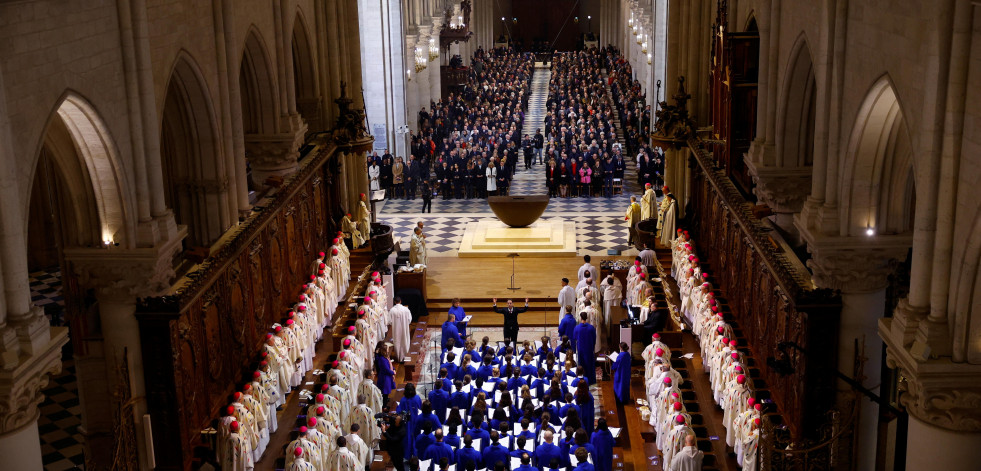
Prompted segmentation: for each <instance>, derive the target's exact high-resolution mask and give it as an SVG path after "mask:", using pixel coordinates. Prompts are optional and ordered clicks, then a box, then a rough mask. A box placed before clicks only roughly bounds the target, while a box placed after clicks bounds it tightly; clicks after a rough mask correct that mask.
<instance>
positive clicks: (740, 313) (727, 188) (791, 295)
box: [688, 139, 841, 439]
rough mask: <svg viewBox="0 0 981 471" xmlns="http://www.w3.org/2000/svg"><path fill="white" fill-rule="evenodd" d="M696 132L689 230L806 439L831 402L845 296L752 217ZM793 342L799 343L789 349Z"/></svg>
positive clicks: (791, 421) (789, 418)
mask: <svg viewBox="0 0 981 471" xmlns="http://www.w3.org/2000/svg"><path fill="white" fill-rule="evenodd" d="M701 144H702V143H701V142H700V141H699V140H698V139H690V140H689V141H688V146H689V147H690V148H691V160H692V162H691V165H690V167H692V168H693V171H692V181H691V199H690V201H689V205H690V211H691V213H690V214H691V218H690V219H691V224H690V232H691V234H692V235H693V237H694V239H695V247H696V250H698V253H699V256H700V257H702V258H703V259H705V260H704V261H705V262H707V264H708V265H709V267H708V272H709V273H710V274H711V275H712V281H713V282H714V283H715V284H716V286H717V287H718V288H720V289H722V290H723V292H724V294H725V296H726V298H727V300H728V301H729V303H730V305H731V306H732V308H733V313H734V316H735V320H736V321H737V323H738V326H739V328H740V329H741V330H742V333H743V336H744V337H745V338H747V339H748V340H749V348H750V350H751V351H752V354H753V357H755V358H758V359H760V360H761V362H760V363H761V364H758V365H756V366H757V367H758V368H759V370H760V375H761V378H762V379H763V381H764V382H765V387H766V388H768V389H769V390H770V391H771V393H772V395H773V400H774V402H776V403H777V406H778V408H779V410H780V411H781V412H782V415H783V417H784V419H785V420H786V426H787V427H788V429H789V431H790V433H791V436H793V437H794V438H795V439H802V438H804V437H805V436H809V435H810V434H811V433H812V432H813V431H814V430H815V428H816V427H818V426H819V425H820V424H822V423H823V421H824V420H823V414H824V413H825V412H826V411H828V410H830V409H831V408H832V406H833V405H834V398H835V392H836V391H835V388H834V385H835V380H834V367H835V366H836V365H837V351H838V340H837V339H838V321H839V319H838V316H839V314H840V312H841V298H840V296H839V295H838V294H836V293H833V292H831V291H830V290H819V289H815V288H814V285H813V283H812V282H811V280H810V274H809V273H807V271H806V270H804V269H802V268H801V266H800V265H795V264H793V263H791V260H790V259H789V258H788V254H786V253H784V252H783V251H782V250H780V245H779V244H778V243H776V242H774V241H772V240H771V239H770V237H769V235H768V233H769V231H770V230H771V229H770V228H769V227H767V226H766V225H764V224H763V223H761V222H760V221H759V220H758V219H756V218H755V217H754V216H753V213H752V211H751V208H752V205H751V204H750V203H749V202H747V201H746V200H745V199H744V198H743V197H742V195H741V194H740V193H739V191H738V190H737V189H736V187H735V186H734V185H733V183H732V181H731V180H730V179H729V178H728V177H727V176H726V175H725V172H724V171H723V170H720V169H718V168H717V167H715V161H714V160H713V159H712V158H711V156H709V155H708V154H707V153H706V152H705V150H704V149H702V145H701ZM788 344H794V345H797V346H799V347H800V349H792V350H788V349H787V347H786V346H787V345H788ZM788 366H789V367H788Z"/></svg>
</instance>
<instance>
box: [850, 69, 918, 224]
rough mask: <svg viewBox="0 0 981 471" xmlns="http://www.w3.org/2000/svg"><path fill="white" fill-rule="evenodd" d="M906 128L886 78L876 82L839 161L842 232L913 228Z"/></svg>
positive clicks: (907, 131) (910, 170) (910, 172)
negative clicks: (840, 164)
mask: <svg viewBox="0 0 981 471" xmlns="http://www.w3.org/2000/svg"><path fill="white" fill-rule="evenodd" d="M912 149H913V148H912V144H911V138H910V134H909V129H908V127H907V125H906V119H905V116H904V114H903V111H902V107H901V106H900V103H899V99H898V97H897V95H896V92H895V88H894V87H893V85H892V82H891V81H890V80H889V77H888V76H884V77H882V78H881V79H879V80H877V81H876V82H875V84H874V85H873V86H872V88H871V89H870V90H869V92H868V93H867V94H866V98H865V101H864V102H863V104H862V106H861V108H860V109H859V112H858V116H857V119H856V120H855V125H854V127H853V130H852V133H851V137H850V138H849V143H848V148H847V153H846V155H845V159H844V162H843V165H844V166H843V168H842V174H841V175H842V179H841V181H842V182H847V184H846V186H843V187H842V188H840V189H839V191H840V192H841V202H842V206H841V208H842V211H843V213H842V218H841V223H842V227H841V232H842V235H849V236H857V235H861V234H862V233H864V232H865V230H866V229H867V228H872V229H874V230H875V231H876V232H878V233H880V234H900V233H908V232H910V231H912V217H911V214H912V213H913V206H912V205H913V203H914V202H915V184H913V183H911V182H913V177H912V175H914V173H913V170H914V169H913V165H914V161H913V153H912Z"/></svg>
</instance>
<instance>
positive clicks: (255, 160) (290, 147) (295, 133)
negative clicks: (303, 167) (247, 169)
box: [245, 114, 307, 187]
mask: <svg viewBox="0 0 981 471" xmlns="http://www.w3.org/2000/svg"><path fill="white" fill-rule="evenodd" d="M287 125H288V130H287V131H286V132H282V133H277V134H247V135H246V136H245V157H246V160H248V162H249V165H250V166H251V167H252V181H253V183H254V184H255V185H257V186H260V187H261V186H265V182H266V179H267V178H269V177H271V176H289V175H292V174H293V173H294V172H296V169H297V163H296V162H297V159H299V157H300V146H301V145H302V144H303V139H304V137H305V136H306V133H307V124H306V123H305V122H303V118H301V117H300V115H299V114H294V115H291V116H289V118H288V119H287Z"/></svg>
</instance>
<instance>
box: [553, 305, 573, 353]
mask: <svg viewBox="0 0 981 471" xmlns="http://www.w3.org/2000/svg"><path fill="white" fill-rule="evenodd" d="M575 329H576V318H575V317H574V316H573V315H572V313H569V312H567V313H565V315H564V316H562V320H560V321H559V338H561V337H562V336H563V335H565V336H567V337H569V341H570V342H571V343H572V346H573V348H575V346H576V338H575V336H573V335H572V331H573V330H575ZM555 355H556V356H558V353H556V354H555Z"/></svg>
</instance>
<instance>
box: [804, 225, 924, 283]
mask: <svg viewBox="0 0 981 471" xmlns="http://www.w3.org/2000/svg"><path fill="white" fill-rule="evenodd" d="M799 227H800V226H798V228H799ZM801 237H802V238H803V239H804V241H805V242H807V251H808V252H810V253H811V255H812V258H811V259H810V260H808V261H807V267H808V268H810V269H811V273H812V278H813V280H814V284H815V285H817V286H818V287H819V288H831V289H837V290H841V291H842V292H845V293H868V292H872V291H878V290H881V289H884V288H885V287H886V286H888V284H889V282H888V276H889V275H890V274H891V273H892V272H893V271H894V270H895V267H896V265H897V264H898V263H899V260H903V259H905V258H906V254H907V252H908V250H909V247H910V246H911V245H912V243H913V241H912V238H911V237H910V236H876V237H870V238H867V239H864V238H858V237H822V236H819V235H815V234H814V233H813V232H810V231H806V230H805V231H802V232H801Z"/></svg>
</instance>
